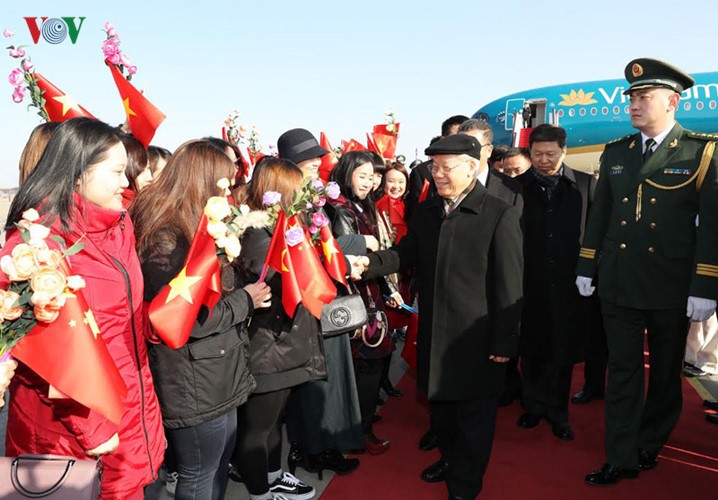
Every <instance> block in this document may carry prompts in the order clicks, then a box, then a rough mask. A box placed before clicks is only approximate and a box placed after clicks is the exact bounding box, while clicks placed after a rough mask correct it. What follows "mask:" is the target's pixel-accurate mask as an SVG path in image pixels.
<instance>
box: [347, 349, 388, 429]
mask: <svg viewBox="0 0 718 500" xmlns="http://www.w3.org/2000/svg"><path fill="white" fill-rule="evenodd" d="M383 369H384V359H383V358H380V359H359V358H354V374H355V376H356V383H357V393H358V394H359V408H360V411H361V424H362V430H363V431H364V433H365V434H367V433H369V432H371V428H372V417H373V416H374V413H375V412H376V402H377V399H378V398H379V384H380V382H381V373H382V370H383Z"/></svg>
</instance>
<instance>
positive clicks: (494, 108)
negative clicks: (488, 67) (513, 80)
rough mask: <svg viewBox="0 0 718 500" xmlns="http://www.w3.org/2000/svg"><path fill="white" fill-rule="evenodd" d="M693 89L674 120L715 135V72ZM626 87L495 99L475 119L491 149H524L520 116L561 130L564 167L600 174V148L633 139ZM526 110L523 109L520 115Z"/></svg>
mask: <svg viewBox="0 0 718 500" xmlns="http://www.w3.org/2000/svg"><path fill="white" fill-rule="evenodd" d="M692 76H693V78H695V80H696V84H695V85H694V86H693V87H691V88H690V89H688V90H686V91H684V92H683V93H682V94H681V101H680V103H679V107H678V111H677V112H676V119H677V120H678V121H679V122H680V123H681V125H682V126H683V127H684V128H686V129H689V130H693V131H695V132H704V133H716V132H718V72H710V73H695V74H693V75H692ZM626 86H627V82H626V81H625V80H623V79H621V80H601V81H595V82H580V83H572V84H564V85H555V86H552V87H543V88H539V89H531V90H527V91H525V92H518V93H516V94H511V95H509V96H506V97H502V98H501V99H497V100H495V101H493V102H492V103H490V104H487V105H486V106H484V107H482V108H481V109H479V110H478V111H477V112H476V113H474V115H473V118H481V119H484V120H486V121H488V122H489V123H490V124H491V126H492V128H493V131H494V145H497V144H508V145H514V146H517V145H526V146H527V145H528V132H530V130H525V125H526V123H525V121H524V115H526V118H529V117H528V115H529V113H528V111H529V110H530V123H529V125H530V126H531V127H535V126H536V125H540V124H542V123H551V124H553V125H559V126H561V127H563V128H565V129H566V132H567V134H568V143H567V146H568V157H567V158H566V163H567V164H568V165H570V166H571V167H572V168H577V169H579V170H583V171H586V172H594V171H596V170H597V169H598V159H599V156H600V154H601V152H602V151H603V146H604V145H605V144H606V143H607V142H609V141H612V140H613V139H617V138H619V137H623V136H624V135H627V134H632V133H636V132H637V131H636V129H634V128H633V127H632V126H631V119H630V116H629V114H628V105H629V99H628V96H626V95H623V91H624V90H625V89H626ZM524 108H527V109H526V110H524Z"/></svg>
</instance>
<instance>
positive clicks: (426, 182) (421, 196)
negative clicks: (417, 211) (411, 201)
mask: <svg viewBox="0 0 718 500" xmlns="http://www.w3.org/2000/svg"><path fill="white" fill-rule="evenodd" d="M429 187H431V184H430V183H429V180H428V179H424V184H423V185H422V186H421V193H420V194H419V203H421V202H422V201H425V200H426V197H427V196H428V195H429Z"/></svg>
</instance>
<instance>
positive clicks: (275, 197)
mask: <svg viewBox="0 0 718 500" xmlns="http://www.w3.org/2000/svg"><path fill="white" fill-rule="evenodd" d="M280 201H282V195H281V194H279V193H277V192H276V191H267V192H266V193H264V195H263V196H262V204H263V205H264V206H265V207H271V206H272V205H276V204H277V203H279V202H280Z"/></svg>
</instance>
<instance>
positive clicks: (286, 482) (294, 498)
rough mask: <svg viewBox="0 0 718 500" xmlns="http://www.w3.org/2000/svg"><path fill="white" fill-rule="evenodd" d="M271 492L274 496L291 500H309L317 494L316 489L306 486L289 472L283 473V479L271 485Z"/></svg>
mask: <svg viewBox="0 0 718 500" xmlns="http://www.w3.org/2000/svg"><path fill="white" fill-rule="evenodd" d="M269 491H271V492H272V494H279V495H284V496H285V497H286V498H288V499H289V500H309V499H310V498H314V495H315V494H316V493H317V492H316V490H315V489H314V488H312V487H311V486H309V485H308V484H304V483H303V482H301V481H300V480H299V479H297V478H296V477H294V476H293V475H291V474H290V473H289V472H284V473H282V477H280V478H278V479H277V480H276V481H274V482H273V483H272V484H270V485H269Z"/></svg>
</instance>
